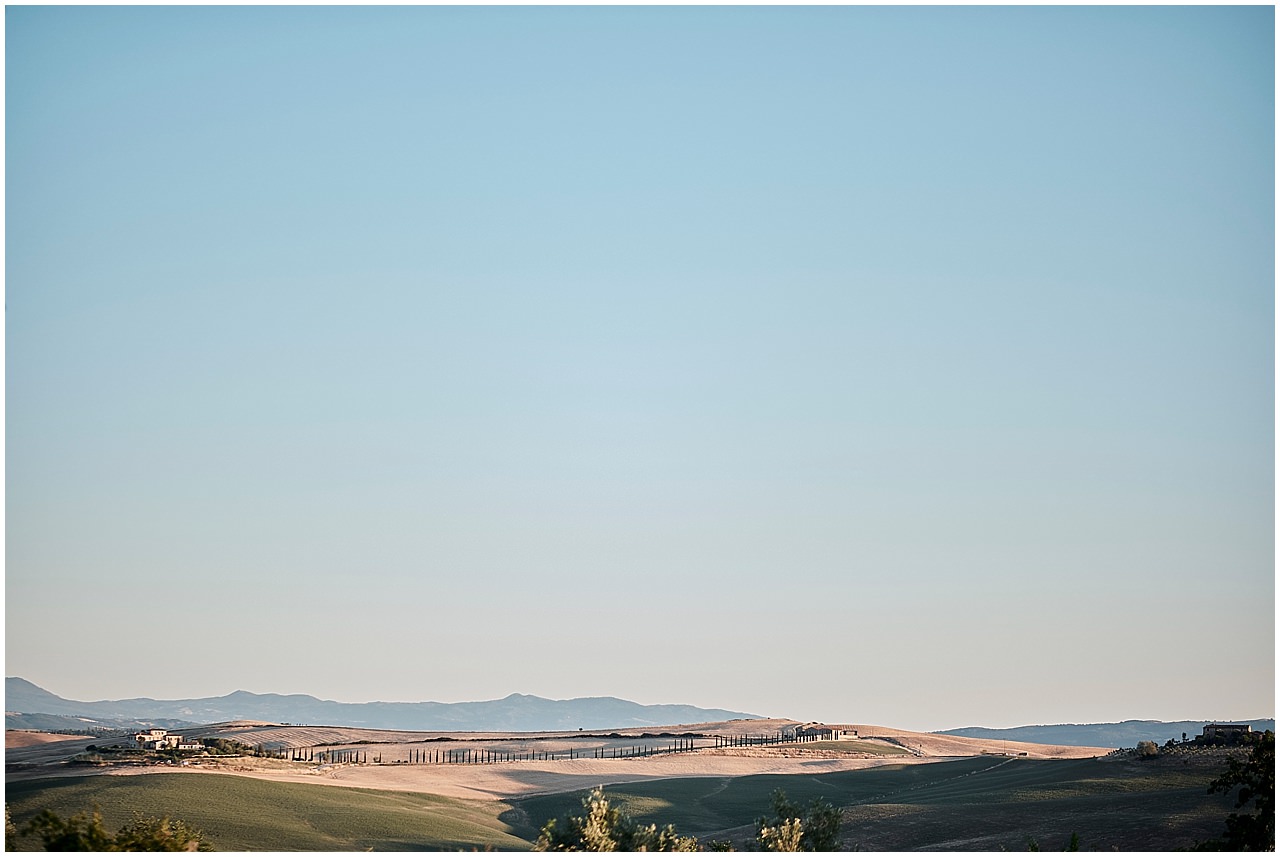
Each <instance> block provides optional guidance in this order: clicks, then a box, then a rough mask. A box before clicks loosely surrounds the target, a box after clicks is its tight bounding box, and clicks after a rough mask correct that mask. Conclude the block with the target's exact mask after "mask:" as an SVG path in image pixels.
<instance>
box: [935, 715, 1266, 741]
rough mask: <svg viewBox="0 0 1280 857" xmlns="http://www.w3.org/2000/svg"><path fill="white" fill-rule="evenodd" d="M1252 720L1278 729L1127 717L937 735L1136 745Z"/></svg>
mask: <svg viewBox="0 0 1280 857" xmlns="http://www.w3.org/2000/svg"><path fill="white" fill-rule="evenodd" d="M1212 722H1218V723H1248V724H1249V725H1250V726H1252V727H1253V729H1254V730H1255V731H1262V730H1264V729H1270V730H1272V731H1275V728H1276V721H1275V720H1274V719H1270V720H1239V721H1237V720H1229V721H1224V720H1219V721H1211V720H1177V721H1173V722H1162V721H1159V720H1126V721H1124V722H1123V723H1062V724H1058V725H1056V726H1017V727H1014V728H1012V729H987V728H985V727H982V726H966V727H964V728H962V729H947V730H945V731H942V732H937V733H935V734H937V735H958V736H960V737H963V738H990V739H994V740H999V741H1028V742H1030V743H1033V744H1059V745H1065V746H1068V747H1136V746H1137V745H1138V742H1139V741H1155V742H1156V743H1157V744H1163V743H1165V742H1166V741H1168V740H1170V739H1174V740H1177V741H1181V740H1182V734H1183V733H1184V732H1185V733H1186V734H1187V737H1188V738H1191V737H1193V736H1195V735H1199V734H1200V732H1201V730H1202V729H1203V728H1204V726H1205V724H1206V723H1212Z"/></svg>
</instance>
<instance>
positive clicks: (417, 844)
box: [5, 774, 530, 851]
mask: <svg viewBox="0 0 1280 857" xmlns="http://www.w3.org/2000/svg"><path fill="white" fill-rule="evenodd" d="M5 800H6V801H7V802H8V805H9V809H10V811H11V812H12V814H13V819H14V821H15V822H16V823H17V824H18V826H19V827H21V826H22V824H23V823H24V822H25V821H26V820H27V819H29V818H31V817H32V816H34V815H35V814H36V813H38V812H39V811H40V810H42V809H46V808H48V809H52V810H53V811H54V812H57V813H58V814H59V815H63V816H69V815H72V814H73V813H77V812H83V811H85V810H86V809H89V808H91V807H92V806H93V805H94V804H97V805H98V806H99V807H101V809H102V815H103V819H104V821H105V823H106V826H107V828H108V829H110V830H114V829H116V828H117V827H119V826H120V825H122V824H124V823H125V822H127V821H129V820H130V819H131V818H132V817H133V813H134V812H135V811H137V812H141V813H142V814H144V815H150V816H161V815H169V816H171V817H173V818H179V819H182V820H183V821H185V822H187V823H188V824H190V825H191V826H193V827H196V828H199V829H200V830H202V831H203V832H204V833H205V835H206V837H207V838H208V841H209V842H210V843H211V844H212V845H213V846H214V848H216V849H217V850H219V851H251V850H252V851H363V850H366V849H373V850H374V851H422V850H432V851H437V850H443V851H449V850H453V851H456V850H466V851H470V850H473V849H481V850H484V849H501V850H527V849H528V848H529V847H530V843H528V842H526V841H524V840H522V839H520V838H518V837H516V836H513V835H512V834H511V832H510V830H509V829H508V828H507V826H506V825H505V824H504V823H502V822H500V821H499V820H498V818H497V816H498V814H499V813H501V812H503V811H504V810H507V809H508V805H507V804H503V803H495V802H492V801H468V800H457V799H454V798H445V797H439V796H436V795H425V794H416V793H410V792H393V791H378V790H374V789H352V788H342V787H339V786H324V785H310V784H301V783H271V782H266V781H264V780H254V779H250V778H248V777H236V776H227V775H221V774H145V775H139V776H128V777H116V776H89V777H65V778H57V779H46V780H33V781H29V782H20V783H9V784H8V786H7V787H6V794H5ZM6 845H8V846H9V849H8V850H14V847H13V844H11V843H6ZM18 845H19V846H20V847H21V848H23V849H25V850H37V849H38V843H36V842H34V841H25V842H23V841H20V842H19V843H18Z"/></svg>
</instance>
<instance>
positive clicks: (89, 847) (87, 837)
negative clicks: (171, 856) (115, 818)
mask: <svg viewBox="0 0 1280 857" xmlns="http://www.w3.org/2000/svg"><path fill="white" fill-rule="evenodd" d="M23 832H24V833H27V834H35V835H36V836H38V837H40V842H41V844H42V845H43V846H44V850H46V851H212V850H213V849H212V847H210V846H209V844H208V843H206V842H204V841H202V838H203V834H201V833H200V831H198V830H192V829H191V828H189V827H187V825H186V824H185V823H183V822H181V821H173V820H170V819H169V818H168V817H165V818H143V817H142V816H141V815H137V816H135V817H134V819H133V821H131V822H129V823H128V824H126V825H125V826H124V827H122V828H120V830H118V831H117V832H116V833H115V834H114V835H113V834H111V833H108V832H107V829H106V828H105V827H103V825H102V813H101V812H100V811H99V810H98V808H97V807H94V808H93V811H92V813H90V814H89V815H88V816H86V815H84V814H83V813H80V814H77V815H73V816H71V817H70V818H66V819H64V818H61V817H60V816H59V815H58V814H57V813H55V812H53V811H52V810H48V809H46V810H44V811H43V812H41V813H40V814H39V815H37V816H36V817H35V818H34V819H32V820H31V821H30V822H28V824H27V825H26V827H25V828H24V829H23ZM6 845H7V843H6Z"/></svg>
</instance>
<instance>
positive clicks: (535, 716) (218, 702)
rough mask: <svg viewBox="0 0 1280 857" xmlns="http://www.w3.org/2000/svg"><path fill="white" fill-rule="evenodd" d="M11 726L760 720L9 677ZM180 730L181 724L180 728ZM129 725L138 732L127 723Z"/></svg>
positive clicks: (582, 704) (579, 704) (557, 725)
mask: <svg viewBox="0 0 1280 857" xmlns="http://www.w3.org/2000/svg"><path fill="white" fill-rule="evenodd" d="M4 691H5V703H4V707H5V722H6V727H7V728H11V729H15V728H16V729H30V728H38V727H32V726H22V725H17V724H18V723H21V722H24V721H23V720H22V719H21V718H19V717H18V715H26V716H27V719H26V721H25V722H32V721H31V719H30V715H35V714H44V715H62V716H65V717H71V718H77V719H79V720H80V722H82V723H84V724H85V725H84V726H82V727H70V728H92V727H93V726H94V725H95V722H97V721H101V722H102V723H104V724H106V723H129V724H134V723H137V724H142V723H144V722H146V723H158V721H160V720H170V721H183V722H185V723H222V722H225V721H228V720H266V721H270V722H272V723H299V724H309V725H315V726H358V727H363V728H366V729H405V730H417V731H450V732H546V731H554V730H561V729H565V730H570V729H615V728H624V729H625V728H635V727H646V726H667V725H673V724H677V723H706V722H711V721H717V720H739V719H746V720H758V719H761V718H760V716H759V715H756V714H745V713H743V712H741V711H725V710H723V709H719V708H697V707H695V706H692V705H641V704H640V703H638V702H629V701H627V700H625V699H617V698H615V697H612V696H603V697H586V698H582V699H543V698H541V697H538V696H527V695H525V694H520V693H513V694H511V695H510V696H508V697H506V698H505V699H494V700H489V701H486V702H359V703H353V702H333V701H331V700H326V699H316V698H315V697H314V696H306V695H304V694H290V695H287V696H285V695H281V694H278V693H249V692H248V691H244V690H237V691H236V692H234V693H229V694H227V695H226V696H217V697H210V698H204V699H172V700H164V699H145V698H144V699H120V700H103V701H99V702H80V701H77V700H74V699H63V698H62V697H60V696H58V695H56V694H53V693H50V692H49V691H47V690H45V689H44V688H42V687H38V686H37V685H34V684H32V683H31V682H29V681H27V680H25V679H21V678H6V679H5V682H4ZM175 725H177V724H175ZM123 728H132V727H130V726H125V727H123Z"/></svg>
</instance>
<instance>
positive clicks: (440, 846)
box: [6, 756, 1231, 851]
mask: <svg viewBox="0 0 1280 857" xmlns="http://www.w3.org/2000/svg"><path fill="white" fill-rule="evenodd" d="M1223 765H1224V760H1223V759H1221V758H1216V759H1215V758H1208V759H1197V758H1191V759H1188V758H1178V757H1172V758H1170V757H1161V758H1159V759H1155V760H1150V761H1137V760H1131V759H1099V760H1094V759H1078V760H1037V759H1021V758H1007V759H1006V758H1001V757H990V756H988V757H974V758H968V759H960V760H956V761H949V762H937V763H931V764H896V763H895V764H889V765H885V766H883V767H878V768H868V769H864V770H856V771H841V772H827V773H822V774H813V775H757V776H742V777H690V778H677V779H665V780H650V781H646V782H636V783H625V784H618V785H614V786H608V787H607V788H606V792H607V793H608V794H609V795H610V797H611V798H612V799H613V800H614V801H615V802H616V803H617V804H619V805H620V806H622V807H623V808H624V809H626V811H627V812H629V813H630V814H631V815H632V816H634V817H636V818H637V819H639V820H640V821H643V822H645V823H649V822H655V823H658V824H674V825H675V826H676V828H677V829H678V830H679V831H680V832H681V833H684V834H694V835H698V836H701V837H709V838H714V839H730V840H732V841H733V842H734V843H735V844H736V845H737V846H738V847H739V848H741V847H743V846H744V845H745V844H746V843H748V842H749V841H750V840H751V839H752V837H753V836H754V827H753V823H754V821H755V819H756V818H758V817H760V816H761V815H764V814H766V813H767V812H768V811H769V805H770V796H771V794H772V792H773V790H774V789H778V788H781V789H783V790H785V791H786V792H787V795H788V796H789V797H790V798H791V799H792V800H793V801H795V802H797V803H800V804H804V803H808V802H809V801H810V800H813V799H815V798H819V797H821V798H824V799H825V800H827V801H829V802H830V803H832V804H834V805H836V806H838V807H842V808H843V809H844V822H843V825H842V828H841V836H842V840H843V843H844V846H845V847H846V848H849V849H854V848H857V849H859V850H873V851H908V850H980V851H999V850H1002V849H1004V850H1012V851H1025V850H1027V848H1028V843H1029V840H1033V839H1034V840H1035V842H1036V843H1037V844H1038V845H1039V847H1041V848H1043V849H1045V850H1062V849H1063V848H1064V847H1065V846H1066V844H1067V842H1068V840H1069V839H1070V836H1071V834H1072V833H1076V834H1078V835H1079V837H1080V841H1081V846H1082V848H1084V849H1085V850H1104V851H1105V850H1111V849H1113V848H1116V849H1119V850H1123V851H1146V850H1177V849H1184V848H1188V847H1190V846H1191V845H1193V844H1194V843H1195V842H1197V841H1199V840H1203V839H1207V838H1210V837H1211V836H1214V835H1217V834H1218V833H1220V832H1221V830H1222V824H1223V819H1224V818H1225V817H1226V814H1227V812H1229V811H1230V809H1231V802H1230V800H1229V799H1227V798H1225V797H1223V796H1219V795H1208V794H1207V793H1206V787H1207V784H1208V782H1209V780H1210V779H1212V778H1213V777H1214V776H1215V775H1216V774H1217V773H1218V772H1219V771H1220V770H1221V768H1222V767H1223ZM583 794H584V792H582V791H577V792H565V793H558V794H551V795H540V796H535V797H529V798H524V799H519V800H511V801H507V802H498V801H473V800H459V799H454V798H445V797H440V796H436V795H427V794H418V793H410V792H395V791H378V790H371V789H356V788H342V787H337V786H327V785H312V784H299V783H279V782H268V781H265V780H255V779H250V778H247V777H238V776H229V775H218V774H199V773H189V774H188V773H183V774H178V773H173V774H145V775H137V776H101V775H100V776H86V777H67V778H51V779H43V780H30V781H25V782H13V783H10V784H8V786H7V795H6V799H7V801H8V803H9V806H10V809H11V811H12V813H13V817H14V820H15V821H16V822H17V823H18V824H19V825H21V824H22V823H23V822H24V821H26V820H27V819H29V818H31V817H32V816H33V815H34V814H35V813H37V812H39V811H40V810H41V809H44V808H50V809H53V810H54V811H55V812H58V813H59V814H61V815H64V816H67V815H71V814H73V813H76V812H82V811H84V810H86V809H89V808H90V807H92V806H93V805H94V804H97V805H99V806H100V807H101V808H102V811H103V815H104V817H105V820H106V823H107V825H108V827H109V828H112V829H114V828H115V827H118V826H119V825H120V824H123V823H124V822H126V821H128V820H129V819H130V818H131V816H132V813H133V812H135V811H138V812H141V813H143V814H145V815H155V816H158V815H165V814H168V815H170V816H172V817H174V818H180V819H182V820H184V821H186V822H188V823H189V824H191V825H193V826H195V827H197V828H199V829H201V830H203V831H204V833H205V834H206V835H207V836H208V838H209V840H210V841H211V843H212V844H213V845H214V846H215V847H216V848H217V849H219V850H235V851H249V850H254V851H360V850H365V849H372V850H375V851H403V850H473V849H482V850H484V849H495V850H527V849H528V848H529V847H530V845H531V843H532V840H533V839H535V838H536V836H537V832H538V830H539V828H540V827H541V826H542V824H543V823H544V822H545V821H546V820H547V819H550V818H553V817H558V816H564V815H567V814H569V813H576V812H578V811H579V810H580V807H581V797H582V795H583ZM7 844H9V845H10V850H14V847H13V844H12V843H7ZM17 845H18V847H19V848H21V847H25V848H27V849H32V848H34V846H35V843H34V842H31V841H27V842H19V843H17Z"/></svg>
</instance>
